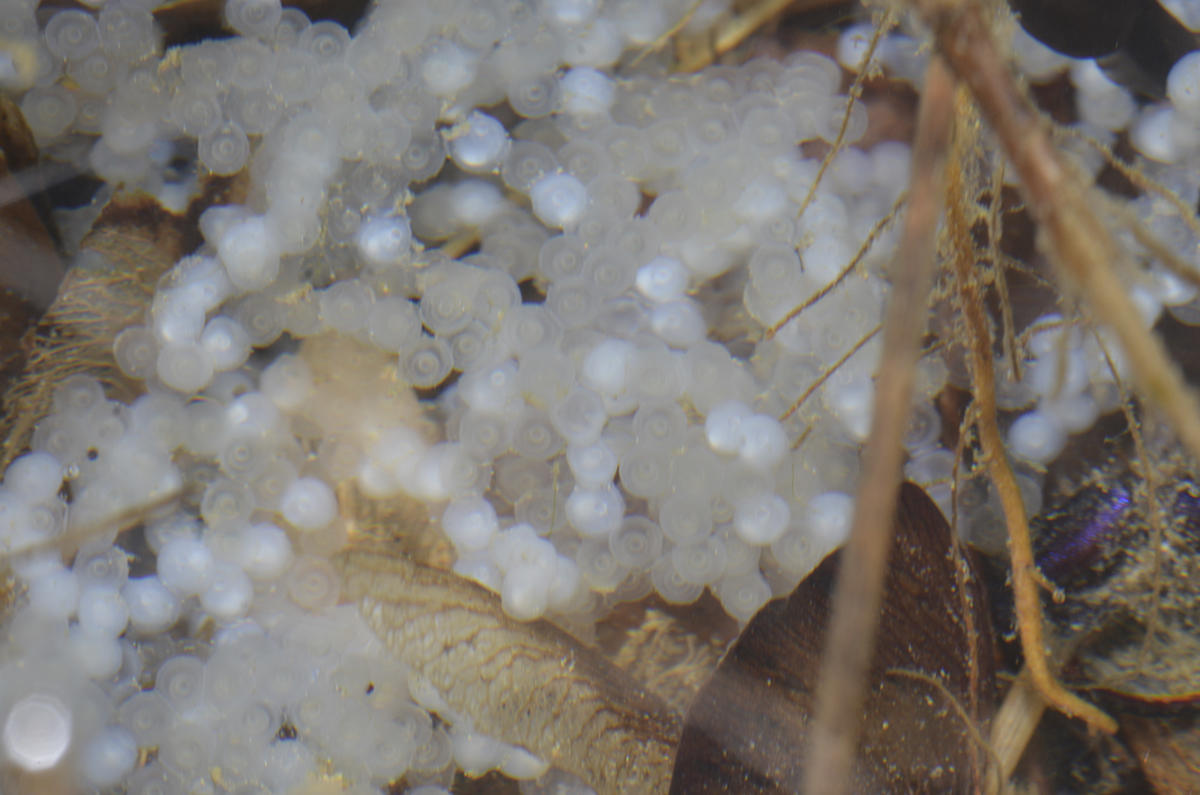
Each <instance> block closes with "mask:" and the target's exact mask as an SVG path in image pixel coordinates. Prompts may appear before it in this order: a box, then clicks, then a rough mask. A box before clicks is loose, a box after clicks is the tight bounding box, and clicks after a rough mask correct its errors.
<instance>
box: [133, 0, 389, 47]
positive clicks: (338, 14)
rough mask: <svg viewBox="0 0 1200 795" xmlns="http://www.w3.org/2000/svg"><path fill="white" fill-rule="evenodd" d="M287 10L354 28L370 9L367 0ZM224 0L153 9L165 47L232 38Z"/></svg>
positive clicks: (291, 2)
mask: <svg viewBox="0 0 1200 795" xmlns="http://www.w3.org/2000/svg"><path fill="white" fill-rule="evenodd" d="M283 5H284V7H286V8H298V9H300V10H301V11H303V12H304V13H305V15H306V16H308V18H309V19H311V20H312V21H313V22H316V21H318V20H322V19H328V20H332V21H334V22H337V23H338V24H340V25H343V26H344V27H346V28H353V27H354V24H355V23H356V22H358V20H359V19H361V18H362V15H363V13H364V12H365V11H366V8H367V0H287V2H285V3H284V4H283ZM224 8H225V0H174V2H169V3H164V4H162V5H160V6H158V7H157V8H155V9H154V20H155V21H156V22H158V24H159V25H160V26H161V27H162V29H163V35H164V39H165V40H164V45H165V46H167V47H173V46H175V45H177V44H190V43H193V42H198V41H202V40H203V39H209V38H221V37H224V36H229V35H231V34H232V31H231V30H230V29H229V27H228V26H226V24H225V14H224Z"/></svg>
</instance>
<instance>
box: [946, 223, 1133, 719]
mask: <svg viewBox="0 0 1200 795" xmlns="http://www.w3.org/2000/svg"><path fill="white" fill-rule="evenodd" d="M957 227H958V228H957V230H956V231H957V232H958V233H959V235H958V236H965V234H966V232H965V230H964V229H963V228H962V227H963V224H962V223H961V222H960V223H959V224H957ZM955 248H956V254H957V256H952V257H951V258H950V259H951V260H952V262H953V266H954V272H955V281H956V285H957V288H958V297H959V303H960V313H961V315H962V318H963V322H964V323H965V324H966V330H967V334H966V337H967V357H968V361H969V362H970V366H971V367H970V369H971V381H972V386H973V389H972V392H973V394H974V403H975V406H976V407H977V409H978V411H977V415H976V423H975V427H976V430H977V431H978V433H979V444H980V447H981V448H982V450H983V458H984V462H985V464H986V466H987V468H988V474H989V475H990V476H991V480H992V484H993V485H994V486H995V487H996V495H997V496H998V497H999V499H1000V505H1001V507H1002V508H1003V509H1004V520H1005V525H1006V527H1007V530H1008V547H1009V556H1010V558H1011V560H1012V589H1013V602H1014V603H1015V608H1016V613H1017V626H1018V629H1019V630H1020V633H1019V634H1020V636H1021V650H1022V652H1024V654H1025V664H1026V665H1027V666H1028V667H1029V673H1030V676H1031V677H1032V679H1033V683H1034V685H1035V686H1036V687H1037V689H1038V692H1039V693H1041V695H1042V697H1043V698H1045V700H1046V701H1047V702H1048V703H1049V704H1051V705H1052V706H1054V707H1055V708H1056V709H1058V710H1059V711H1060V712H1062V713H1064V714H1066V715H1070V716H1071V717H1077V718H1080V719H1082V720H1084V721H1085V722H1086V723H1087V724H1088V725H1089V726H1093V727H1095V728H1097V729H1101V730H1103V731H1105V732H1108V733H1110V734H1111V733H1112V732H1115V731H1116V730H1117V724H1116V722H1115V721H1114V720H1113V719H1112V718H1111V717H1109V716H1108V715H1106V714H1105V713H1104V712H1102V711H1101V710H1100V709H1098V708H1097V707H1096V706H1094V705H1092V704H1089V703H1088V702H1086V701H1084V700H1083V699H1082V698H1080V697H1079V696H1077V695H1075V694H1074V693H1071V692H1070V691H1068V690H1067V689H1066V688H1064V687H1063V686H1062V685H1061V684H1060V683H1059V682H1058V680H1057V679H1055V677H1054V674H1053V673H1052V672H1051V671H1050V666H1049V664H1048V663H1047V661H1046V644H1045V639H1044V628H1043V626H1042V605H1041V597H1040V595H1039V594H1038V577H1039V575H1038V572H1037V566H1036V565H1035V563H1034V559H1033V544H1032V541H1031V539H1030V535H1029V524H1028V522H1027V521H1026V519H1025V504H1024V500H1023V499H1022V497H1021V489H1020V487H1019V486H1018V485H1017V479H1016V476H1015V475H1014V474H1013V471H1012V467H1010V466H1009V464H1008V456H1007V454H1006V453H1005V448H1004V439H1003V438H1002V437H1001V435H1000V427H999V425H998V424H997V423H996V410H997V409H996V380H995V379H996V376H995V370H994V369H993V368H994V364H993V361H992V349H991V341H992V337H991V329H990V328H989V326H988V320H987V313H986V310H985V309H984V305H983V296H982V295H981V294H980V290H979V285H978V283H977V282H976V280H975V274H974V260H973V258H972V257H970V256H969V255H967V254H966V253H965V252H962V251H958V250H957V248H958V247H957V246H956V247H955Z"/></svg>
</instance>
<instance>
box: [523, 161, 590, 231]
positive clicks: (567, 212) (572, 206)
mask: <svg viewBox="0 0 1200 795" xmlns="http://www.w3.org/2000/svg"><path fill="white" fill-rule="evenodd" d="M529 199H530V201H532V202H533V214H534V215H535V216H537V218H538V220H539V221H541V222H542V223H544V224H545V225H546V226H549V227H551V228H556V229H563V228H567V227H573V226H575V225H577V224H578V223H579V222H580V221H581V220H582V219H583V214H584V212H585V211H586V210H587V205H588V191H587V188H586V187H584V184H583V183H582V182H580V181H579V180H578V179H577V178H576V177H574V176H572V175H571V174H550V175H548V176H544V177H542V178H541V179H539V180H538V181H537V182H535V183H533V185H532V186H531V187H530V189H529Z"/></svg>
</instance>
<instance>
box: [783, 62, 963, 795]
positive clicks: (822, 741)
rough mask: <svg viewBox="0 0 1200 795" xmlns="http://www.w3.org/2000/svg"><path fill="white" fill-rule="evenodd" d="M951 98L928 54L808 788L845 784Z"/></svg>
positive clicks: (947, 81) (928, 275)
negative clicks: (907, 201)
mask: <svg viewBox="0 0 1200 795" xmlns="http://www.w3.org/2000/svg"><path fill="white" fill-rule="evenodd" d="M953 97H954V84H953V79H952V78H951V76H950V73H949V71H948V70H947V69H946V67H945V64H944V63H943V62H942V61H941V59H940V58H937V57H934V58H933V59H932V60H931V61H930V65H929V69H928V71H927V73H926V79H925V90H924V92H923V94H922V96H921V106H920V109H919V111H918V116H917V133H916V140H915V141H914V143H913V165H912V178H911V183H910V187H909V197H910V198H909V203H908V211H907V212H906V213H905V217H904V228H903V232H902V237H901V240H900V244H899V247H898V248H897V251H896V258H895V260H894V262H893V270H892V273H891V276H892V281H893V288H892V294H891V297H890V299H889V302H888V309H887V316H886V318H885V320H884V326H883V353H882V356H881V362H882V364H881V365H880V369H879V376H878V378H877V380H876V385H875V399H874V404H873V406H872V409H873V413H872V421H871V435H870V437H869V438H868V440H867V446H866V451H865V452H864V455H863V479H862V485H861V487H860V488H859V492H858V498H857V500H856V502H855V509H854V520H853V522H852V524H851V528H850V540H849V542H848V543H847V545H846V549H845V551H844V552H843V557H842V564H841V567H840V574H839V575H838V578H837V584H836V586H835V588H834V595H833V611H832V615H831V618H830V629H829V634H828V636H827V638H826V641H825V653H824V654H823V655H822V657H821V671H820V676H819V679H818V683H817V688H816V692H817V706H816V711H815V714H814V716H813V719H812V723H811V729H810V731H809V735H808V742H807V744H806V751H805V753H806V757H805V762H804V787H803V789H802V791H803V792H806V793H809V795H824V794H825V793H840V792H845V791H846V787H847V784H848V783H849V775H850V769H851V766H852V764H853V761H854V756H855V749H856V747H857V745H858V733H859V728H860V727H859V722H860V719H861V714H862V705H863V700H864V698H865V696H866V686H867V673H868V670H869V668H870V664H871V657H872V653H873V651H874V640H875V630H876V627H877V626H878V623H879V606H880V602H881V599H882V595H883V578H884V573H885V571H886V568H887V559H888V553H889V551H890V550H891V545H892V522H893V518H894V513H895V505H896V493H897V489H898V487H899V482H900V469H901V460H902V456H903V453H902V448H901V439H902V438H903V434H904V429H905V425H906V423H907V420H908V412H909V406H910V404H911V403H912V387H913V382H914V380H915V371H916V364H917V359H918V358H919V356H920V349H921V344H920V343H921V334H922V333H923V332H924V329H925V318H926V312H925V306H926V302H927V301H928V298H929V291H930V288H931V286H932V283H933V273H934V259H935V254H936V251H935V248H936V247H935V238H936V232H937V222H938V217H939V216H940V215H941V212H942V195H943V182H944V172H945V155H946V151H947V148H948V139H949V130H950V122H951V119H952V118H953V116H952V108H953Z"/></svg>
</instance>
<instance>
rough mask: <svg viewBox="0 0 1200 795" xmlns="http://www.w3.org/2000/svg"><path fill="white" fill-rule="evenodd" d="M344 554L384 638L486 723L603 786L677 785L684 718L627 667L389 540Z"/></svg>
mask: <svg viewBox="0 0 1200 795" xmlns="http://www.w3.org/2000/svg"><path fill="white" fill-rule="evenodd" d="M335 563H336V565H337V566H338V568H339V569H340V570H341V572H342V575H343V578H344V583H343V595H344V596H345V597H347V598H348V599H349V600H351V601H353V602H355V603H357V605H358V607H359V610H360V611H361V613H362V615H363V617H364V618H365V619H366V621H367V623H368V624H369V625H370V627H371V628H372V629H373V630H374V631H375V634H376V635H378V636H379V638H380V640H382V641H383V643H384V644H385V645H386V646H387V648H388V649H390V650H391V652H392V654H393V655H395V657H396V658H397V659H398V660H400V661H401V662H403V663H404V664H405V665H406V666H408V668H409V670H411V671H412V672H413V674H414V675H416V676H417V677H419V678H420V679H422V680H424V681H426V682H428V683H429V684H430V685H432V686H433V688H434V689H436V691H437V692H438V694H439V695H440V696H441V698H442V699H443V700H444V701H445V703H446V705H447V706H448V707H449V708H450V709H451V710H454V711H455V712H458V713H462V714H463V715H469V716H470V719H471V721H472V722H473V724H474V727H475V728H476V729H478V730H479V731H482V732H484V733H486V734H489V735H492V736H494V737H497V738H499V739H501V740H503V741H505V742H509V743H514V744H518V745H521V746H524V747H525V748H527V749H529V750H530V751H532V752H533V753H535V754H537V755H538V756H540V757H542V758H543V759H545V760H546V761H548V762H549V763H550V764H551V765H554V766H555V767H559V768H561V769H563V770H566V771H568V772H572V773H575V774H577V775H579V776H582V777H583V779H584V780H585V781H586V782H587V783H588V784H589V785H591V786H592V787H593V788H594V789H595V790H596V791H597V792H598V793H601V795H604V793H655V792H663V791H665V790H666V788H667V783H668V781H669V778H670V775H671V758H672V756H673V754H674V750H675V745H676V742H677V741H678V739H679V725H680V724H679V717H678V716H677V715H676V714H675V713H674V712H672V711H671V710H670V709H668V708H667V706H666V705H665V704H663V703H662V701H661V700H659V699H658V698H657V697H656V696H654V695H653V694H651V693H650V692H649V691H647V690H645V689H643V688H642V687H641V686H639V685H638V684H637V683H636V682H635V681H634V680H633V679H632V678H631V677H630V676H629V675H628V674H626V673H625V672H624V671H622V670H621V669H620V668H617V667H616V666H615V665H612V664H611V663H609V662H608V661H607V660H605V659H604V658H603V657H601V656H600V655H599V654H598V653H596V652H595V651H593V650H591V649H589V648H587V647H584V646H582V645H580V644H579V643H578V642H576V641H575V640H574V639H573V638H571V637H570V636H569V635H568V634H567V633H565V632H563V631H562V630H560V629H559V628H558V627H556V626H554V625H553V624H551V623H549V622H548V621H532V622H529V623H522V622H519V621H516V620H514V619H512V618H509V617H508V616H507V615H506V614H505V613H504V611H503V610H502V609H501V607H500V600H499V599H498V598H497V597H496V595H495V594H493V593H491V592H490V591H488V590H486V589H484V588H483V587H481V586H479V585H476V584H475V583H473V582H470V581H468V580H465V579H463V578H462V577H459V576H458V575H455V574H452V573H450V572H445V571H440V570H437V569H432V568H429V567H426V566H421V565H419V564H416V563H414V562H412V561H410V560H408V559H407V558H404V557H401V556H399V555H396V554H393V553H391V552H389V551H385V550H381V549H360V550H353V551H350V552H346V553H343V554H342V555H340V556H338V558H337V559H336V560H335Z"/></svg>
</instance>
